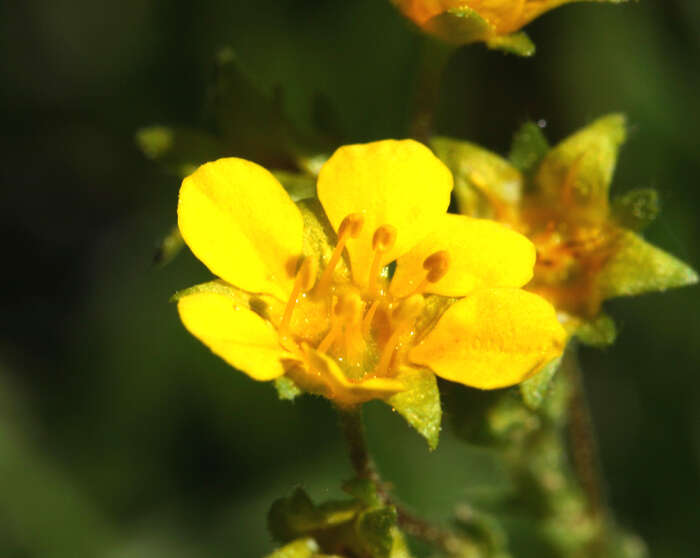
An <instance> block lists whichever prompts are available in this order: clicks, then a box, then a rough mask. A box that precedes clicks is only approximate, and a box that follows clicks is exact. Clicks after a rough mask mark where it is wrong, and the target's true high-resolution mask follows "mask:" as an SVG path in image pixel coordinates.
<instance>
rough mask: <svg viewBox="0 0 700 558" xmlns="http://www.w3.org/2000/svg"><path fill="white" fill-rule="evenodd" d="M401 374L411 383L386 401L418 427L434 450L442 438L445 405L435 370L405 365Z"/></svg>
mask: <svg viewBox="0 0 700 558" xmlns="http://www.w3.org/2000/svg"><path fill="white" fill-rule="evenodd" d="M398 378H399V379H400V380H401V381H403V382H405V384H406V385H407V386H408V389H407V390H406V391H402V392H399V393H397V394H396V395H392V396H391V397H390V398H389V399H387V401H386V402H387V404H389V405H391V406H392V408H393V409H394V410H395V411H396V412H398V413H399V414H400V415H401V416H402V417H403V418H404V419H406V422H408V424H410V425H411V426H412V427H413V428H415V429H416V430H417V431H418V433H419V434H420V435H421V436H423V437H424V438H425V440H426V441H427V442H428V447H429V448H430V449H431V450H434V449H435V448H436V447H437V445H438V441H439V439H440V424H441V422H442V406H441V405H440V390H439V389H438V385H437V379H436V378H435V374H433V373H432V372H431V371H430V370H427V369H425V368H422V369H414V368H404V369H402V370H401V372H400V374H399V376H398Z"/></svg>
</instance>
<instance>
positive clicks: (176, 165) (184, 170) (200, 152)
mask: <svg viewBox="0 0 700 558" xmlns="http://www.w3.org/2000/svg"><path fill="white" fill-rule="evenodd" d="M136 143H137V145H138V146H139V148H140V149H141V151H142V152H143V154H144V155H145V156H146V157H148V158H149V159H151V160H152V161H156V162H157V163H159V164H160V165H162V166H163V167H164V168H165V169H166V170H167V171H168V172H170V173H172V174H174V175H175V176H177V177H180V178H183V177H185V176H187V175H188V174H190V173H192V172H193V171H194V170H195V169H196V168H197V167H198V166H199V165H201V164H202V163H206V162H207V161H213V160H214V159H218V158H219V157H221V156H222V155H223V153H224V147H223V146H222V145H221V143H220V141H219V140H218V139H217V138H216V137H214V136H213V135H211V134H208V133H206V132H202V131H199V130H193V129H186V128H174V127H169V126H149V127H146V128H141V129H140V130H139V131H138V132H137V133H136Z"/></svg>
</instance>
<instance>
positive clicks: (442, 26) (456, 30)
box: [424, 6, 493, 45]
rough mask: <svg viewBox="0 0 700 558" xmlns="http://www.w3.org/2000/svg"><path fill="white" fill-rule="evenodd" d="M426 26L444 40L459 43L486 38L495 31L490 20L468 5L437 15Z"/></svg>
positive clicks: (427, 29)
mask: <svg viewBox="0 0 700 558" xmlns="http://www.w3.org/2000/svg"><path fill="white" fill-rule="evenodd" d="M424 27H425V29H426V31H428V32H430V33H432V34H433V35H435V36H437V37H439V38H441V39H442V40H444V41H447V42H449V43H454V44H458V45H463V44H467V43H473V42H474V41H481V40H484V39H486V38H487V37H488V36H489V35H490V34H491V33H492V32H493V27H492V26H491V25H490V24H489V22H488V21H486V20H485V19H484V18H483V17H481V16H480V15H479V14H478V13H477V12H476V11H474V10H472V9H470V8H468V7H466V6H463V7H457V8H452V9H450V10H447V11H446V12H443V13H441V14H439V15H436V16H435V17H433V18H431V19H430V20H428V22H427V23H426V24H425V26H424Z"/></svg>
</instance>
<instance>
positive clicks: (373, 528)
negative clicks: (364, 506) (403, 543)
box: [355, 506, 397, 558]
mask: <svg viewBox="0 0 700 558" xmlns="http://www.w3.org/2000/svg"><path fill="white" fill-rule="evenodd" d="M396 517H397V515H396V509H395V508H394V507H393V506H385V507H381V508H374V509H370V510H367V511H364V512H362V513H360V514H359V515H358V517H357V520H356V523H355V529H356V531H357V534H358V537H359V539H360V541H361V542H362V544H363V546H364V547H365V548H366V549H367V551H368V553H369V554H370V556H372V558H389V556H390V554H391V551H392V548H393V546H394V527H395V526H396Z"/></svg>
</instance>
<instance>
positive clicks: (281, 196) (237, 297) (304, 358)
mask: <svg viewBox="0 0 700 558" xmlns="http://www.w3.org/2000/svg"><path fill="white" fill-rule="evenodd" d="M451 190H452V175H451V174H450V172H449V170H448V169H447V167H445V165H444V164H443V163H441V162H440V161H439V160H438V159H437V158H436V157H435V156H434V155H433V154H432V153H431V152H430V150H429V149H428V148H426V147H425V146H424V145H422V144H420V143H417V142H415V141H411V140H406V141H393V140H387V141H380V142H375V143H370V144H365V145H350V146H345V147H341V148H340V149H338V150H337V151H336V152H335V154H334V155H333V156H332V157H331V158H330V159H329V160H328V162H326V163H325V165H324V166H323V168H322V169H321V172H320V175H319V178H318V184H317V194H318V199H309V200H304V201H301V202H298V203H297V204H295V203H294V202H292V200H291V199H290V198H289V196H288V194H287V193H286V192H285V190H284V189H283V187H282V186H281V185H280V183H279V182H278V181H277V180H276V179H275V178H274V176H273V175H272V174H271V173H269V172H268V171H267V170H265V169H264V168H262V167H260V166H258V165H256V164H255V163H252V162H250V161H246V160H243V159H237V158H228V159H220V160H218V161H214V162H212V163H207V164H205V165H202V166H201V167H199V168H198V169H197V170H196V171H195V172H194V173H193V174H191V175H190V176H188V177H187V178H185V180H184V181H183V183H182V187H181V189H180V199H179V205H178V224H179V227H180V231H181V232H182V236H183V238H184V240H185V242H186V243H187V245H188V246H189V247H190V249H191V250H192V252H193V253H194V255H195V256H197V257H198V258H199V259H200V260H201V261H202V262H203V263H204V264H205V265H206V266H207V267H208V268H209V269H210V270H211V271H212V272H213V273H214V274H216V275H217V276H218V277H220V278H221V279H220V280H217V281H213V282H210V283H206V284H204V285H199V286H196V287H193V288H191V289H188V290H187V291H185V292H183V293H181V294H180V295H179V296H178V309H179V313H180V317H181V319H182V321H183V323H184V325H185V327H186V328H187V329H188V330H189V331H190V332H191V333H192V334H193V335H194V336H195V337H197V338H198V339H200V340H201V341H202V342H203V343H204V344H205V345H207V346H208V347H209V348H210V349H211V350H212V351H213V352H214V353H216V354H217V355H219V356H220V357H222V358H223V359H225V360H226V361H227V362H228V363H229V364H231V365H233V366H234V367H236V368H238V369H240V370H242V371H244V372H245V373H247V374H248V375H249V376H251V377H252V378H254V379H256V380H272V379H275V378H279V377H282V376H284V375H286V376H287V377H288V378H290V379H291V380H293V381H294V382H295V383H296V384H297V385H298V386H299V387H300V388H302V389H303V390H306V391H309V392H312V393H317V394H321V395H324V396H326V397H328V398H330V399H333V400H335V401H336V402H337V403H338V404H340V405H354V404H357V403H360V402H363V401H367V400H369V399H373V398H381V399H387V398H390V397H391V396H394V395H395V394H399V393H400V392H404V391H405V390H409V389H410V388H411V384H412V383H413V382H415V381H417V380H416V378H417V377H419V376H420V374H422V373H426V370H429V371H431V372H430V374H431V376H432V373H435V374H437V375H438V376H441V377H443V378H447V379H449V380H453V381H456V382H461V383H463V384H467V385H470V386H474V387H478V388H483V389H490V388H497V387H502V386H508V385H512V384H515V383H518V382H521V381H523V380H524V379H526V378H528V377H529V376H531V375H532V374H534V373H535V372H536V371H537V370H538V369H539V368H540V367H541V366H542V365H543V364H545V363H546V362H548V361H550V360H551V359H553V358H555V357H556V356H558V355H559V354H560V352H561V350H562V344H563V337H564V332H563V330H562V329H561V326H560V325H559V324H558V322H557V320H556V317H555V314H554V310H553V308H552V307H551V306H550V304H549V303H547V302H546V301H544V300H543V299H542V298H540V297H538V296H536V295H533V294H531V293H528V292H525V291H524V290H521V289H520V287H521V286H522V285H524V284H525V283H527V282H528V281H529V280H530V277H531V275H532V267H533V264H534V259H535V252H534V248H533V246H532V244H531V243H530V242H529V241H528V240H527V239H526V238H525V237H523V236H521V235H519V234H517V233H514V232H512V231H510V230H508V229H507V228H506V227H503V226H501V225H499V224H496V223H493V222H490V221H486V220H479V219H473V218H469V217H465V216H461V215H449V214H447V213H446V210H447V206H448V205H449V202H450V192H451ZM392 262H395V271H394V272H393V274H392V273H390V268H389V267H388V264H390V263H392Z"/></svg>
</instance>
